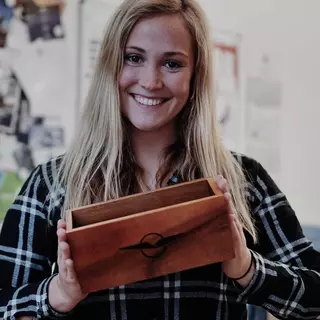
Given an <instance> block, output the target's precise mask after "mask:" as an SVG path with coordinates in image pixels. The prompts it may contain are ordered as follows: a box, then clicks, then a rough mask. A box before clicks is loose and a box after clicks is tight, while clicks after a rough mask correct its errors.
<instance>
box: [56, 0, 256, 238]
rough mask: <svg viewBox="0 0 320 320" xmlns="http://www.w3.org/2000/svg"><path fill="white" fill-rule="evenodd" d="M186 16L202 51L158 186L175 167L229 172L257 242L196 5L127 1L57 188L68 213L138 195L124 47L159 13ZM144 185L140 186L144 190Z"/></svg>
mask: <svg viewBox="0 0 320 320" xmlns="http://www.w3.org/2000/svg"><path fill="white" fill-rule="evenodd" d="M164 13H179V14H180V15H181V16H182V17H183V18H184V20H185V23H186V25H187V26H188V28H189V31H190V32H191V34H192V36H193V38H194V43H195V46H196V48H195V50H196V54H195V57H196V61H195V70H196V71H195V73H194V75H193V79H192V84H191V92H190V99H189V102H188V103H187V105H186V106H185V107H184V109H183V111H182V113H181V114H180V115H179V116H180V117H181V119H180V120H181V121H180V122H183V123H184V124H183V130H182V128H181V129H180V130H179V133H180V134H179V138H178V141H177V142H176V144H175V145H174V146H172V148H171V149H170V150H167V155H166V157H165V159H164V161H165V165H164V166H163V167H165V168H169V169H168V170H167V171H166V172H162V175H161V176H160V177H159V180H161V179H163V177H164V176H165V174H166V173H168V171H170V170H171V169H172V168H178V169H177V171H178V172H177V174H178V176H180V177H181V179H182V180H192V179H195V178H198V177H201V176H202V177H212V176H216V175H217V174H222V175H223V176H224V177H225V178H226V179H227V181H228V186H229V188H230V191H231V194H232V207H233V209H234V211H235V213H236V214H237V216H238V217H239V219H240V221H241V223H242V225H243V226H244V228H245V229H246V230H247V231H248V232H249V233H250V234H251V236H252V237H253V239H254V240H255V241H256V232H255V228H254V225H253V222H252V219H251V215H250V212H249V209H248V205H247V201H246V195H245V193H246V179H245V177H244V174H243V171H242V169H241V166H240V164H239V163H238V161H237V160H236V159H235V158H234V156H233V155H232V154H231V153H230V151H228V150H227V149H226V148H225V147H224V145H223V143H222V142H221V139H220V135H219V133H218V123H217V119H216V115H215V110H214V107H215V103H214V95H213V88H214V84H213V65H212V56H213V54H212V41H211V38H210V34H209V28H208V24H207V22H206V19H205V14H204V12H203V10H202V9H201V7H200V6H199V5H198V4H197V3H196V1H195V0H182V1H181V0H125V1H123V2H122V3H121V5H120V6H119V7H118V9H117V11H116V12H115V13H114V15H113V17H112V18H111V20H110V21H109V24H108V26H107V28H106V31H105V35H104V39H103V43H102V47H101V53H100V56H99V59H98V62H97V66H96V70H95V74H94V77H93V80H92V84H91V87H90V89H89V93H88V96H87V100H86V103H85V107H84V111H83V114H82V118H81V122H80V125H79V127H78V129H77V132H76V134H75V139H74V141H73V143H72V144H71V146H70V147H69V149H68V151H67V152H66V154H65V155H64V157H63V159H62V163H61V164H60V167H59V171H58V172H59V175H58V177H59V178H58V179H57V180H56V183H55V188H58V187H59V186H60V185H61V184H62V185H64V186H65V189H66V195H65V202H64V210H66V209H70V208H76V207H79V206H83V205H88V204H91V203H92V202H100V201H106V200H109V199H114V198H118V197H120V196H123V195H127V194H130V193H133V192H136V191H137V190H139V180H138V178H137V174H138V172H139V170H138V169H139V168H138V166H137V165H136V163H135V161H134V157H133V154H132V150H131V146H130V137H129V135H128V130H127V126H126V121H125V120H124V119H123V117H122V115H121V112H120V97H119V89H118V81H119V75H120V73H121V70H122V66H123V54H124V48H125V45H126V42H127V39H128V37H129V34H130V32H131V31H132V29H133V27H134V26H135V24H136V23H137V22H138V21H139V20H140V19H144V18H147V17H150V16H152V15H156V14H164ZM140 187H141V186H140Z"/></svg>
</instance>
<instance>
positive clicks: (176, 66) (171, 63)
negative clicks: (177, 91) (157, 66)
mask: <svg viewBox="0 0 320 320" xmlns="http://www.w3.org/2000/svg"><path fill="white" fill-rule="evenodd" d="M166 67H167V68H169V69H172V70H176V69H179V68H181V64H180V63H178V62H176V61H167V62H166Z"/></svg>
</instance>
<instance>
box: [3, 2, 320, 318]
mask: <svg viewBox="0 0 320 320" xmlns="http://www.w3.org/2000/svg"><path fill="white" fill-rule="evenodd" d="M211 56H212V54H211V42H210V36H209V33H208V27H207V24H206V22H205V16H204V14H203V12H202V10H201V9H200V7H199V5H198V4H197V3H196V1H195V0H184V1H181V0H125V1H124V2H123V3H122V4H121V5H120V7H119V9H118V10H117V12H116V13H115V14H114V16H113V18H112V19H111V21H110V24H109V26H108V28H107V29H106V32H105V36H104V41H103V45H102V48H101V55H100V58H99V60H98V63H97V68H96V72H95V75H94V79H93V82H92V86H91V89H90V92H89V95H88V99H87V102H86V106H85V110H84V113H83V116H82V121H81V123H80V125H79V129H78V131H77V132H76V135H75V139H74V142H73V143H72V145H71V146H70V148H69V150H68V151H67V153H66V154H65V155H63V156H62V157H61V158H59V159H54V160H52V161H50V162H49V163H46V164H43V165H40V166H38V167H37V168H36V169H35V170H34V171H33V173H32V174H31V175H30V177H29V179H28V180H27V181H26V183H25V184H24V186H23V188H22V190H21V192H20V194H19V195H18V197H17V199H16V200H15V202H14V204H13V205H12V207H11V208H10V210H9V211H8V213H7V216H6V219H5V221H4V225H3V230H2V233H1V240H0V254H1V262H0V269H1V272H0V287H1V288H2V290H1V291H0V316H1V318H2V319H6V320H8V319H15V318H18V319H19V318H20V319H31V318H32V317H34V318H37V319H41V318H50V319H60V318H62V319H129V320H130V319H140V320H141V319H142V320H144V319H145V320H147V319H148V320H149V319H168V320H169V319H183V320H185V319H235V320H239V319H244V318H246V304H247V303H249V304H254V305H258V306H262V307H263V308H265V309H266V310H268V311H270V312H271V313H273V314H274V315H275V316H277V317H279V318H281V319H320V299H319V298H318V297H316V294H315V292H316V291H319V288H320V286H319V285H320V274H319V272H320V255H319V253H318V252H316V251H315V250H314V249H313V245H312V244H311V242H310V241H308V240H307V239H306V238H305V237H304V235H303V233H302V230H301V228H300V225H299V223H298V221H297V219H296V216H295V214H294V211H293V210H292V208H291V207H290V205H289V204H288V202H287V200H286V198H285V196H284V195H283V194H282V193H281V192H280V190H279V189H278V188H277V186H276V185H275V184H274V182H273V181H272V179H271V178H270V177H269V175H268V174H267V172H266V171H265V170H264V169H263V167H262V166H261V165H260V164H259V163H257V162H256V161H254V160H252V159H250V158H247V157H245V156H243V155H236V154H232V153H231V152H229V151H228V150H226V148H225V147H224V146H223V144H222V143H221V140H220V136H219V133H218V130H217V122H216V117H215V112H214V96H213V91H212V88H213V83H212V62H211ZM210 176H213V177H215V179H216V182H217V184H218V186H219V188H220V189H221V190H222V191H223V192H224V194H225V198H226V199H227V200H228V203H229V205H230V223H231V228H232V233H233V242H234V246H235V251H236V256H235V258H234V259H233V260H231V261H225V262H223V263H222V264H214V265H209V266H205V267H201V268H197V269H192V270H187V271H184V272H180V273H176V274H170V275H167V276H163V277H160V278H157V279H151V280H148V281H144V282H138V283H132V284H128V285H126V286H121V287H119V288H112V289H106V290H103V291H100V292H95V293H91V294H89V295H85V294H83V292H81V288H80V286H79V283H78V282H77V276H76V274H75V271H74V269H73V262H72V259H71V253H70V248H69V245H68V239H67V237H66V232H65V223H64V222H63V218H64V212H65V210H66V209H69V208H76V207H79V206H83V205H87V204H90V203H95V202H100V201H105V200H108V199H114V198H118V197H120V196H124V195H128V194H132V193H136V192H144V191H148V190H153V189H155V188H159V187H161V186H165V185H167V184H172V183H179V182H181V181H186V180H191V179H195V178H199V177H210ZM57 229H58V230H57ZM102 236H103V235H102ZM57 252H58V254H57ZM56 261H57V263H58V269H56V270H55V271H54V272H53V273H51V267H52V264H53V263H54V262H56Z"/></svg>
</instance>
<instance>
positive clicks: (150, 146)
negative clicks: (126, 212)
mask: <svg viewBox="0 0 320 320" xmlns="http://www.w3.org/2000/svg"><path fill="white" fill-rule="evenodd" d="M131 137H132V148H133V153H134V156H135V159H136V161H137V164H138V165H139V166H140V167H141V168H142V169H143V171H144V173H143V177H142V178H143V180H144V182H145V183H146V184H147V185H148V186H149V187H150V188H152V189H153V188H154V187H155V183H156V175H157V172H158V170H159V168H160V165H161V159H162V157H163V155H164V151H165V150H166V148H168V147H169V146H170V145H172V144H173V143H174V142H175V139H176V132H175V129H174V128H173V127H172V128H170V129H169V130H168V128H164V129H160V130H158V131H152V132H146V131H141V130H137V129H136V128H133V129H132V132H131Z"/></svg>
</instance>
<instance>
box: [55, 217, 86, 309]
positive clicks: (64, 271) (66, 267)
mask: <svg viewBox="0 0 320 320" xmlns="http://www.w3.org/2000/svg"><path fill="white" fill-rule="evenodd" d="M57 236H58V266H59V274H58V275H57V276H55V277H54V278H53V279H52V280H51V282H50V284H49V303H50V306H51V307H52V308H53V309H55V310H56V311H58V312H62V313H65V312H69V311H71V310H72V309H73V308H74V307H75V306H76V305H77V304H78V303H79V302H80V301H81V300H83V299H84V298H85V297H86V294H84V293H83V292H82V290H81V287H80V284H79V282H78V280H77V275H76V273H75V270H74V267H73V261H72V259H71V253H70V246H69V244H68V243H67V234H66V224H65V222H63V221H62V220H59V221H58V230H57Z"/></svg>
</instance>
